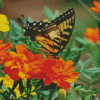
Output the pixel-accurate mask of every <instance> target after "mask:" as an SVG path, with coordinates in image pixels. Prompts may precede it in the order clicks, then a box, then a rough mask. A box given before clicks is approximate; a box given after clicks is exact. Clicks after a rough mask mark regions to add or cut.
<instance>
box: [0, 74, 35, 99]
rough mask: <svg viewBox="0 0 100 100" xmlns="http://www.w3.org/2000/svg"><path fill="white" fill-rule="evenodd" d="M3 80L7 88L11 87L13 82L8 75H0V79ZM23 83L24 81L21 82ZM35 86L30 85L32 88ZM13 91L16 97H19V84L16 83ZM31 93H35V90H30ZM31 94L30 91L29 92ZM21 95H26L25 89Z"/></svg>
mask: <svg viewBox="0 0 100 100" xmlns="http://www.w3.org/2000/svg"><path fill="white" fill-rule="evenodd" d="M1 80H3V84H4V85H5V86H6V87H7V88H8V87H9V88H12V87H13V84H14V80H13V79H11V78H10V76H8V75H7V74H6V75H5V77H0V81H1ZM23 83H24V82H23ZM34 88H35V87H32V90H31V91H33V90H34ZM0 92H3V91H2V90H0ZM14 92H15V93H16V97H17V98H19V97H21V94H20V91H19V85H17V87H16V88H15V90H14ZM32 93H33V95H36V92H32ZM30 94H31V93H30ZM22 96H24V97H26V96H27V95H26V93H25V91H24V92H23V94H22Z"/></svg>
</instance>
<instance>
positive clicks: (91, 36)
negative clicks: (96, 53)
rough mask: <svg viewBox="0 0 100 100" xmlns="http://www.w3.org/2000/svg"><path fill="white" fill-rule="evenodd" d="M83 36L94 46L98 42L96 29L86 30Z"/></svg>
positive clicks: (99, 39)
mask: <svg viewBox="0 0 100 100" xmlns="http://www.w3.org/2000/svg"><path fill="white" fill-rule="evenodd" d="M84 35H85V36H86V39H87V40H88V41H91V42H93V43H95V44H97V42H98V41H100V33H99V28H98V27H97V28H96V29H92V28H87V29H86V32H85V33H84Z"/></svg>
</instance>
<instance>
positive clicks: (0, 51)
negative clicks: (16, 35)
mask: <svg viewBox="0 0 100 100" xmlns="http://www.w3.org/2000/svg"><path fill="white" fill-rule="evenodd" d="M11 47H13V45H12V44H11V43H10V42H9V43H7V44H5V43H3V40H1V39H0V56H1V54H3V55H4V54H5V51H7V50H8V49H10V48H11ZM2 59H3V57H1V58H0V65H1V64H2V63H4V62H3V61H2Z"/></svg>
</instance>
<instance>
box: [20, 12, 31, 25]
mask: <svg viewBox="0 0 100 100" xmlns="http://www.w3.org/2000/svg"><path fill="white" fill-rule="evenodd" d="M21 16H22V17H23V18H24V19H25V20H26V22H27V23H30V22H29V21H28V20H27V19H26V18H25V17H24V15H23V14H21ZM27 23H26V24H27Z"/></svg>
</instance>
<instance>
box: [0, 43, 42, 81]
mask: <svg viewBox="0 0 100 100" xmlns="http://www.w3.org/2000/svg"><path fill="white" fill-rule="evenodd" d="M0 58H3V59H2V60H3V61H4V62H5V64H4V72H5V73H6V74H9V75H10V77H11V78H12V79H13V80H15V81H18V80H19V79H20V78H21V79H24V78H25V76H26V78H28V79H32V78H33V77H35V75H36V74H38V73H39V72H40V71H41V70H40V69H39V67H40V66H42V62H43V59H42V58H43V55H42V54H36V55H34V54H33V53H32V52H30V51H29V50H28V49H27V48H26V47H25V46H24V45H23V44H19V45H17V46H16V52H12V51H11V52H6V54H2V55H1V56H0Z"/></svg>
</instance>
